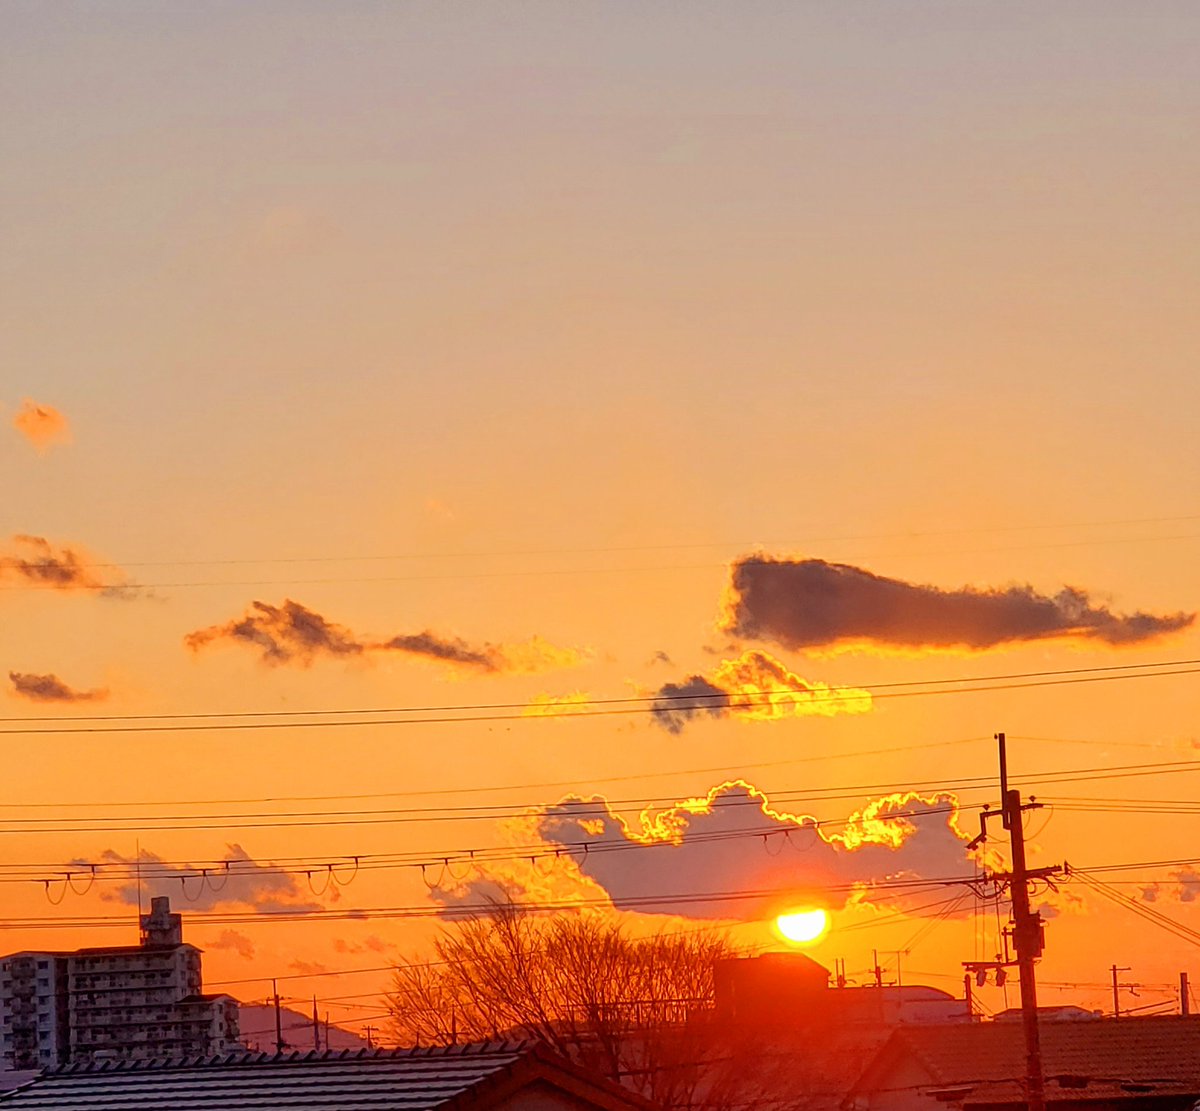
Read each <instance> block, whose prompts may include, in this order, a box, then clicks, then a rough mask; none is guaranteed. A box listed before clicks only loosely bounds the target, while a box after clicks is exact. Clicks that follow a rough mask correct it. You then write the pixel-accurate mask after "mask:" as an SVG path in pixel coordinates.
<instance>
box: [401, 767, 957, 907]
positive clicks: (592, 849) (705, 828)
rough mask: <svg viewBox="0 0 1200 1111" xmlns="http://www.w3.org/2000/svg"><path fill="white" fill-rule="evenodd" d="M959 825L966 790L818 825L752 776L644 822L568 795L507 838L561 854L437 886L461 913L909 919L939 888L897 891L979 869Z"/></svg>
mask: <svg viewBox="0 0 1200 1111" xmlns="http://www.w3.org/2000/svg"><path fill="white" fill-rule="evenodd" d="M958 818H959V807H958V800H957V798H956V797H955V796H954V795H953V794H950V793H948V792H944V793H938V794H934V795H931V796H923V795H919V794H916V793H914V792H905V793H898V794H894V795H889V796H886V797H884V798H880V799H877V800H875V801H873V802H871V803H869V804H868V805H867V806H864V807H863V808H862V809H861V810H859V811H856V812H855V813H853V814H851V815H850V817H849V818H848V819H846V820H844V821H841V822H836V823H818V822H817V821H816V820H815V819H813V818H810V817H805V816H802V815H797V814H789V813H787V812H785V811H783V810H780V809H777V808H776V807H774V806H772V804H771V803H770V801H769V800H768V798H767V796H766V795H765V794H764V793H763V792H761V791H759V790H758V789H757V788H755V787H754V786H752V785H751V784H749V783H747V782H745V781H744V780H732V781H729V782H726V783H722V784H720V785H718V786H716V787H714V788H713V789H712V790H711V791H709V792H708V794H707V795H705V796H704V797H702V798H694V799H688V800H685V801H683V802H680V803H677V804H675V805H673V806H670V807H667V808H666V809H663V810H660V811H658V812H656V813H653V812H651V811H649V810H648V811H646V812H643V814H642V815H641V817H640V819H639V820H638V821H637V822H631V821H627V820H626V819H625V818H623V817H622V816H620V815H619V814H617V813H615V812H614V811H613V810H612V808H611V807H610V805H609V804H608V802H607V801H606V800H605V799H603V798H602V797H600V796H594V797H592V798H590V799H584V798H581V797H578V796H569V797H567V798H565V799H563V800H562V801H561V802H559V803H557V804H554V805H551V806H547V807H544V808H542V809H541V811H540V812H538V813H535V814H531V815H529V816H526V817H524V818H521V819H518V820H515V821H511V822H509V823H506V824H505V826H504V829H503V832H504V837H505V840H506V841H507V842H510V843H512V844H513V845H520V846H521V847H522V848H528V846H530V845H531V844H539V843H540V844H542V845H544V846H545V848H546V850H549V851H550V852H551V853H553V855H547V853H546V852H545V851H543V853H542V855H540V856H533V855H525V856H518V855H517V854H515V853H514V855H513V857H512V859H510V860H497V861H490V862H488V861H481V862H479V863H478V864H476V865H474V866H473V867H472V868H470V869H468V870H467V871H466V872H465V873H460V872H458V871H456V867H455V866H431V870H430V872H429V874H428V875H426V877H425V878H426V882H427V884H428V886H429V888H430V893H431V895H432V897H433V898H434V899H435V900H436V901H437V902H439V903H440V904H441V905H442V906H443V907H444V908H445V912H446V914H447V916H449V917H453V916H454V915H455V914H457V913H461V912H462V910H463V909H464V908H468V909H469V908H472V907H476V906H478V905H479V904H480V903H482V902H484V901H485V900H488V899H491V900H496V901H512V902H516V903H522V902H531V903H546V902H553V903H556V904H560V905H574V904H581V905H582V904H587V903H590V904H593V905H594V904H595V903H596V901H597V899H598V898H599V899H600V900H605V899H607V900H608V901H610V902H611V904H612V905H613V906H614V907H615V908H616V909H618V910H625V911H637V912H639V913H642V914H654V915H672V916H679V917H687V918H706V919H726V920H734V919H742V920H761V919H765V918H770V917H773V916H775V915H776V914H778V913H779V912H780V911H781V910H783V909H786V908H788V907H790V906H795V905H797V904H802V903H813V904H816V905H822V906H826V907H829V908H831V909H839V908H841V907H844V906H846V905H847V904H848V903H870V904H874V905H878V906H887V907H889V908H892V909H898V908H903V907H905V906H908V905H911V904H912V902H913V901H914V900H917V899H928V897H929V890H928V888H926V889H925V890H920V889H919V887H918V889H917V890H915V891H914V890H911V889H893V888H889V887H887V886H886V885H887V883H888V881H897V880H910V881H914V882H915V883H917V884H920V882H921V881H924V880H928V881H930V885H933V884H934V883H936V881H939V880H944V879H947V878H951V877H961V876H964V875H970V874H971V873H972V870H973V867H974V865H973V862H972V859H971V858H970V856H969V855H968V852H967V847H966V846H967V840H968V837H969V834H967V833H965V832H963V831H962V830H961V829H960V828H959V821H958ZM718 895H722V896H725V897H723V898H717V897H714V896H718ZM672 896H688V897H689V898H687V899H683V900H680V899H675V898H672ZM705 896H709V897H705Z"/></svg>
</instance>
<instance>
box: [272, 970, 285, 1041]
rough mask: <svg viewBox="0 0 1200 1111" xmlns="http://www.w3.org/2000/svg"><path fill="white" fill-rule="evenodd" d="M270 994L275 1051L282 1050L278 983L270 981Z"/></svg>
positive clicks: (281, 1020)
mask: <svg viewBox="0 0 1200 1111" xmlns="http://www.w3.org/2000/svg"><path fill="white" fill-rule="evenodd" d="M271 994H272V995H273V996H274V997H275V1052H276V1053H282V1052H283V1044H284V1043H283V1015H282V1014H281V1013H280V1010H279V984H278V983H277V982H276V981H275V980H272V981H271Z"/></svg>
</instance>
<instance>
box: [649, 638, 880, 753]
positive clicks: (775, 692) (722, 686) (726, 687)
mask: <svg viewBox="0 0 1200 1111" xmlns="http://www.w3.org/2000/svg"><path fill="white" fill-rule="evenodd" d="M653 698H654V701H653V703H652V704H651V707H650V712H651V713H652V714H653V715H654V720H655V721H656V722H658V724H659V725H661V726H662V727H663V728H664V729H666V730H668V731H669V732H671V733H679V732H681V731H682V730H683V727H684V726H685V725H687V724H689V723H690V722H691V721H693V720H695V719H696V718H697V717H700V716H702V715H708V716H709V717H715V718H720V717H725V716H727V715H730V714H732V715H734V716H736V717H738V718H742V719H745V720H750V721H780V720H782V719H784V718H796V717H833V716H834V715H835V714H866V713H870V711H871V693H870V691H865V690H861V689H859V688H856V687H832V686H829V685H828V684H827V683H818V682H811V681H810V680H808V679H802V678H801V677H800V676H799V675H795V674H793V673H792V672H791V671H789V670H788V669H787V668H786V667H784V665H783V664H782V663H780V662H779V661H778V660H777V659H775V658H774V657H773V656H771V655H769V654H768V653H766V652H758V651H749V652H743V653H742V654H741V655H740V656H738V657H736V658H735V659H732V660H724V661H722V662H721V663H720V664H719V665H718V666H717V667H716V669H715V670H714V671H713V672H712V673H711V674H710V675H708V676H704V675H690V676H688V678H687V679H685V680H684V681H683V682H682V683H666V684H664V685H663V686H661V687H659V689H658V690H657V691H656V692H655V693H654V696H653Z"/></svg>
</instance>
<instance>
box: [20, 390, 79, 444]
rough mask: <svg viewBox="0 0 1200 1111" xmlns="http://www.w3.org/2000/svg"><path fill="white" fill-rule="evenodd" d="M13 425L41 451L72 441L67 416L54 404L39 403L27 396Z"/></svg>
mask: <svg viewBox="0 0 1200 1111" xmlns="http://www.w3.org/2000/svg"><path fill="white" fill-rule="evenodd" d="M12 423H13V427H14V428H15V429H16V430H17V431H18V432H20V433H21V435H22V436H24V437H25V439H26V440H28V441H29V442H30V443H31V444H32V445H33V446H34V447H35V448H37V450H38V451H40V452H46V451H49V450H50V448H52V447H53V446H55V445H56V444H68V443H70V442H71V426H70V423H69V422H68V421H67V418H66V417H65V416H64V415H63V414H62V413H60V412H59V411H58V410H57V409H56V408H54V406H53V405H44V404H39V403H38V402H36V401H34V400H33V399H32V398H28V397H27V398H25V400H24V402H22V404H21V408H20V409H18V410H17V413H16V415H15V416H14V417H13V421H12Z"/></svg>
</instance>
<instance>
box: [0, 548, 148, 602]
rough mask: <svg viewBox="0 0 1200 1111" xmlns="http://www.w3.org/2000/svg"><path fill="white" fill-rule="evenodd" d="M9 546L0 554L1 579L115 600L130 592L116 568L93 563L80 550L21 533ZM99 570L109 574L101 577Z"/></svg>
mask: <svg viewBox="0 0 1200 1111" xmlns="http://www.w3.org/2000/svg"><path fill="white" fill-rule="evenodd" d="M10 543H11V548H10V550H9V551H8V552H0V579H9V580H16V581H17V582H20V583H24V584H25V585H27V586H40V587H44V588H47V589H50V590H96V591H100V592H101V593H104V594H106V595H110V596H116V597H120V596H126V595H128V594H129V593H130V587H129V586H128V584H126V583H125V581H124V576H123V575H122V574H121V573H120V572H119V571H118V570H117V569H116V568H114V567H111V566H108V565H105V564H98V563H95V562H93V561H92V560H90V559H89V558H88V556H87V555H86V554H85V553H84V552H83V551H82V550H81V549H79V548H77V547H72V546H70V545H67V544H57V545H56V544H52V543H51V542H50V541H49V540H47V539H46V538H45V537H44V536H25V535H21V534H18V535H16V536H14V537H12V540H11V542H10ZM98 571H104V572H106V573H105V574H104V575H99V574H97V572H98Z"/></svg>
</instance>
